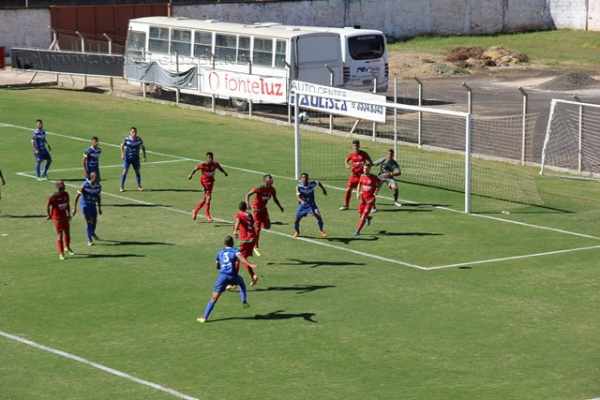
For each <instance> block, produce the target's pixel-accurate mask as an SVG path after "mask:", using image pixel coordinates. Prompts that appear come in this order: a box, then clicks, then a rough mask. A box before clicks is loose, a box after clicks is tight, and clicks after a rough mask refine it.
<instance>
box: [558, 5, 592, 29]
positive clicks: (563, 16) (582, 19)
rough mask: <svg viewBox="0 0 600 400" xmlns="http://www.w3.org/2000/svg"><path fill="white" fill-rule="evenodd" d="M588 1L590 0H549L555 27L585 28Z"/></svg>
mask: <svg viewBox="0 0 600 400" xmlns="http://www.w3.org/2000/svg"><path fill="white" fill-rule="evenodd" d="M588 1H590V0H549V9H550V16H551V17H552V21H553V22H554V25H555V26H556V27H557V28H571V29H585V27H586V20H587V2H588ZM591 1H594V0H591Z"/></svg>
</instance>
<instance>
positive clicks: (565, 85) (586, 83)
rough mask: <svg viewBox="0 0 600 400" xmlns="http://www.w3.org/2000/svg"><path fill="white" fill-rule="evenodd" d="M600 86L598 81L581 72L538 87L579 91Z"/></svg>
mask: <svg viewBox="0 0 600 400" xmlns="http://www.w3.org/2000/svg"><path fill="white" fill-rule="evenodd" d="M598 86H600V81H598V80H596V79H594V78H593V77H592V76H591V75H589V74H586V73H583V72H573V73H569V74H564V75H560V76H558V77H556V78H554V79H552V80H550V81H548V82H545V83H543V84H541V85H538V86H537V88H538V89H542V90H581V89H588V88H592V87H598Z"/></svg>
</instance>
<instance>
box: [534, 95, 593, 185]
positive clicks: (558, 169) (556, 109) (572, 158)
mask: <svg viewBox="0 0 600 400" xmlns="http://www.w3.org/2000/svg"><path fill="white" fill-rule="evenodd" d="M540 173H541V174H549V173H550V174H552V173H554V174H556V173H562V174H570V175H579V176H593V177H598V176H600V105H599V104H590V103H582V102H577V101H568V100H558V99H554V100H552V103H551V106H550V115H549V117H548V125H547V128H546V136H545V138H544V147H543V150H542V166H541V171H540Z"/></svg>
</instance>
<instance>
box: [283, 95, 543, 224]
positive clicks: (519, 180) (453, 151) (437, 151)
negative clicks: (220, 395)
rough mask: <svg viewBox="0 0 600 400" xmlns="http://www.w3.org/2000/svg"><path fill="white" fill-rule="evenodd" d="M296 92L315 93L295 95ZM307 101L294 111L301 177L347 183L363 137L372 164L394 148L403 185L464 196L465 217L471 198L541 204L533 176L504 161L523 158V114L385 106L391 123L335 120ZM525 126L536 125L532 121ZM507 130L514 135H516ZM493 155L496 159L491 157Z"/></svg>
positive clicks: (339, 183) (298, 170) (363, 146)
mask: <svg viewBox="0 0 600 400" xmlns="http://www.w3.org/2000/svg"><path fill="white" fill-rule="evenodd" d="M293 95H294V96H298V97H301V96H310V95H311V94H310V93H302V92H301V91H295V92H294V94H293ZM301 104H302V102H300V105H299V106H298V107H297V108H296V107H294V110H295V112H294V114H296V113H297V115H299V118H298V119H297V124H296V125H297V126H296V146H295V148H296V154H295V161H296V171H297V172H298V173H299V172H300V170H302V171H307V172H309V173H310V174H311V176H314V177H315V178H318V179H321V180H324V181H329V182H330V183H331V184H333V185H336V186H340V187H341V186H344V184H345V181H346V179H347V176H348V171H347V170H346V169H345V168H344V160H345V157H346V155H347V154H348V153H349V152H350V151H351V140H352V139H355V138H357V139H360V140H361V147H362V148H363V149H364V150H366V151H367V152H368V153H369V154H370V156H371V158H372V159H373V160H376V159H378V158H380V157H383V156H384V155H385V154H386V152H387V150H388V149H391V148H392V149H395V150H396V158H397V161H398V163H399V164H400V166H401V169H402V176H401V178H400V180H401V181H403V182H407V183H413V184H417V185H423V186H429V187H433V188H440V189H445V190H450V191H455V192H461V193H464V198H465V200H464V209H465V211H466V212H470V211H471V198H472V196H473V195H479V196H484V197H490V198H494V199H498V200H504V201H511V202H518V203H524V204H532V205H541V204H542V199H541V197H540V195H539V192H538V189H537V184H536V182H535V175H536V173H535V171H532V170H531V169H528V168H524V167H522V166H520V165H517V164H516V163H507V162H501V161H500V160H503V161H506V158H505V157H503V156H504V153H502V152H503V151H505V152H506V153H509V152H516V154H517V155H516V156H515V158H516V159H520V158H521V156H520V150H521V147H522V146H521V144H522V143H521V142H522V138H521V117H520V116H517V117H503V118H473V116H472V115H469V114H468V113H464V112H459V111H452V110H448V109H443V108H433V107H421V106H411V105H404V104H397V103H389V102H387V103H386V105H385V108H386V112H385V114H386V116H385V122H373V121H366V120H359V119H357V118H353V117H351V116H347V115H335V116H333V117H331V115H330V113H327V112H324V111H316V110H314V109H311V108H309V107H303V106H302V105H301ZM332 119H333V121H332ZM527 127H528V129H529V128H533V124H531V123H528V125H527ZM507 131H510V132H514V133H515V134H513V135H512V136H514V138H513V137H509V135H508V134H507ZM300 132H301V133H300ZM517 132H518V134H516V133H517ZM513 142H514V143H513ZM528 148H529V146H528ZM504 149H505V150H504ZM515 149H518V150H515ZM488 150H489V152H490V153H492V150H494V151H495V153H492V154H497V156H495V157H492V156H486V153H487V151H488ZM498 152H500V153H498ZM507 157H508V154H507Z"/></svg>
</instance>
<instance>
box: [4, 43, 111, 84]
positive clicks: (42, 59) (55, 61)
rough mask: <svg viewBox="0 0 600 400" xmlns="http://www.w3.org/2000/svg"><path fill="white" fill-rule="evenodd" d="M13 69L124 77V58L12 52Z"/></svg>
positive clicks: (22, 51) (86, 54) (23, 51)
mask: <svg viewBox="0 0 600 400" xmlns="http://www.w3.org/2000/svg"><path fill="white" fill-rule="evenodd" d="M11 59H12V67H13V68H15V69H25V70H27V69H31V70H35V71H48V72H64V73H70V74H82V75H98V76H116V77H121V76H123V56H122V55H112V54H92V53H76V52H70V51H54V50H40V49H18V48H13V49H12V51H11Z"/></svg>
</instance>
